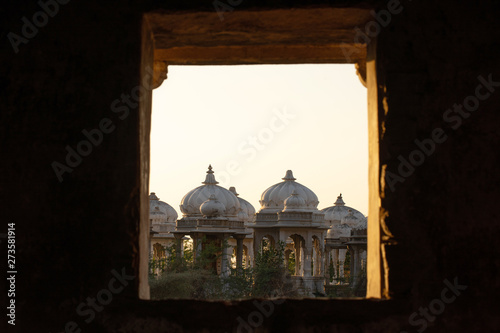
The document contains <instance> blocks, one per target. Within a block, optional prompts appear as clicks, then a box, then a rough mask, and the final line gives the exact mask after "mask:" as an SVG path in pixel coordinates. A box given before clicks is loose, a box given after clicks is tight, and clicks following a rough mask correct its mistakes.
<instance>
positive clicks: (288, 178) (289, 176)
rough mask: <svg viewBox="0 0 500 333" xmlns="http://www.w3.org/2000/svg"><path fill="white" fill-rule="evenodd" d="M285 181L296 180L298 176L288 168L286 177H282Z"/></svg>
mask: <svg viewBox="0 0 500 333" xmlns="http://www.w3.org/2000/svg"><path fill="white" fill-rule="evenodd" d="M281 179H283V180H285V181H287V180H288V181H294V180H295V179H296V178H294V177H293V172H292V170H286V174H285V177H283V178H281Z"/></svg>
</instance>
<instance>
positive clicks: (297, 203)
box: [283, 190, 307, 212]
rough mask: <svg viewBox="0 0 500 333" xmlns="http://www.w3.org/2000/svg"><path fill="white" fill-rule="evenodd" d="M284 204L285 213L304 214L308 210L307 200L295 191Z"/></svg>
mask: <svg viewBox="0 0 500 333" xmlns="http://www.w3.org/2000/svg"><path fill="white" fill-rule="evenodd" d="M284 204H285V209H283V212H302V211H304V210H307V207H306V200H304V198H302V197H301V196H300V195H299V194H298V193H297V192H295V190H294V191H293V192H292V195H290V196H289V197H288V198H286V199H285V201H284Z"/></svg>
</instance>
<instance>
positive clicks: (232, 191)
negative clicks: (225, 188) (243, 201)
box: [229, 186, 239, 196]
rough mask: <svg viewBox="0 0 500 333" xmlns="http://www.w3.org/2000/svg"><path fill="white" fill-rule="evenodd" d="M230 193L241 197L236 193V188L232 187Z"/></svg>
mask: <svg viewBox="0 0 500 333" xmlns="http://www.w3.org/2000/svg"><path fill="white" fill-rule="evenodd" d="M229 192H231V193H232V194H234V195H235V196H238V195H239V194H238V192H236V188H235V187H234V186H231V187H230V188H229Z"/></svg>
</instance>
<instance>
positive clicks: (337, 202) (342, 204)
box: [334, 193, 345, 206]
mask: <svg viewBox="0 0 500 333" xmlns="http://www.w3.org/2000/svg"><path fill="white" fill-rule="evenodd" d="M334 205H335V206H344V205H345V202H344V200H342V193H340V195H339V196H338V197H337V201H335V203H334Z"/></svg>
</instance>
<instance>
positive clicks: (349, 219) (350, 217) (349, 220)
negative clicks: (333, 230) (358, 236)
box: [340, 209, 366, 228]
mask: <svg viewBox="0 0 500 333" xmlns="http://www.w3.org/2000/svg"><path fill="white" fill-rule="evenodd" d="M365 219H366V218H365V217H364V216H363V218H362V219H360V218H358V217H356V216H354V211H353V210H352V209H349V213H348V214H347V215H346V216H344V217H343V218H342V220H340V224H345V225H347V226H349V227H351V228H357V227H358V226H359V225H360V224H361V223H362V222H363V221H364V220H365Z"/></svg>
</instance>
